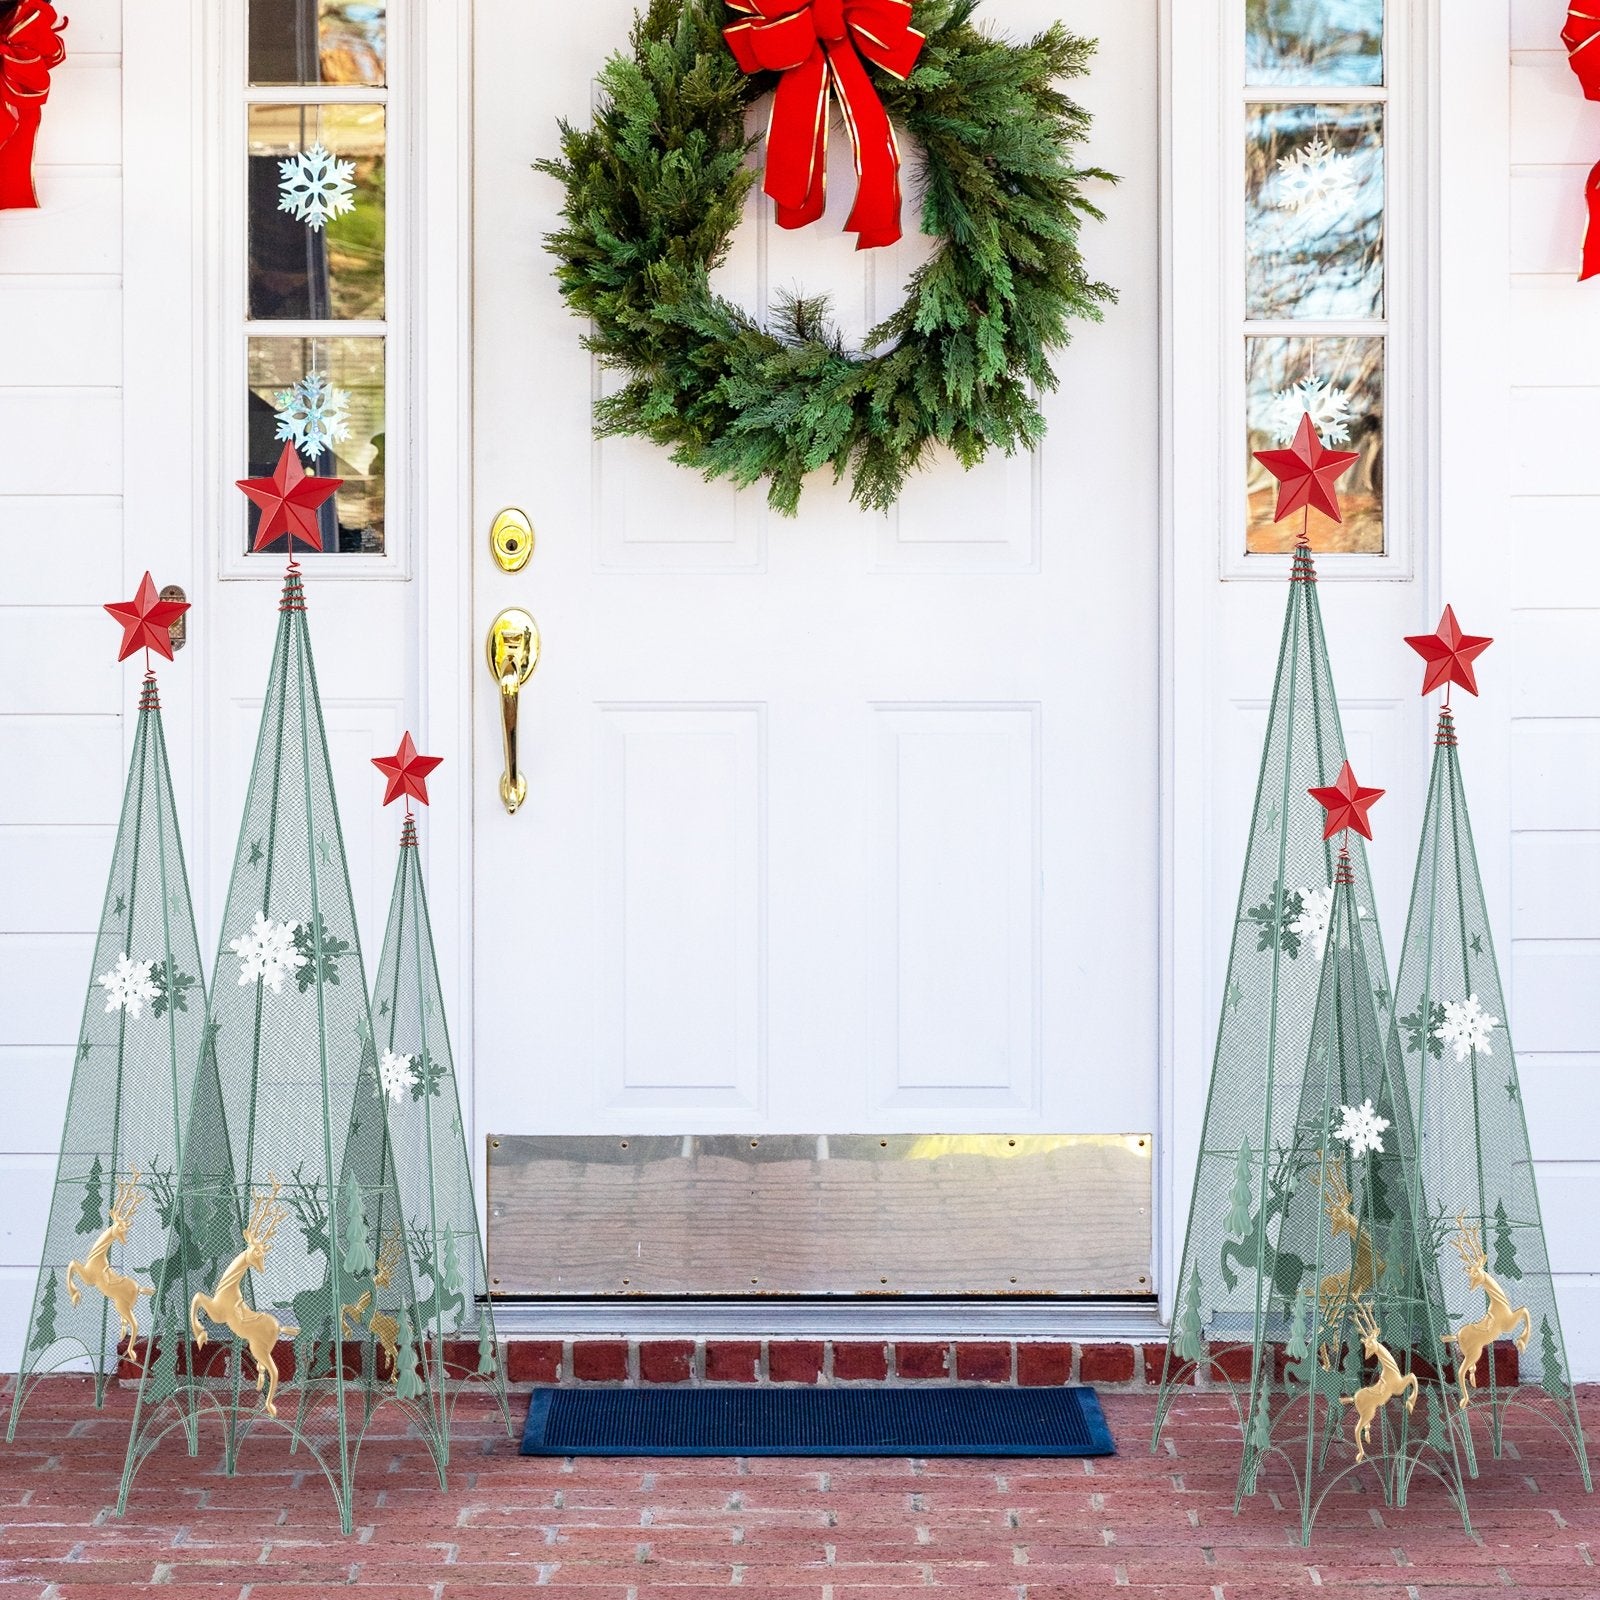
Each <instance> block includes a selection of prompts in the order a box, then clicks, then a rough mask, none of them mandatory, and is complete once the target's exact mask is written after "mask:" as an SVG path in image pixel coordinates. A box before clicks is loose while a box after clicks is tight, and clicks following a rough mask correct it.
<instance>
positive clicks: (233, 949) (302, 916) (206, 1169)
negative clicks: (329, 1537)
mask: <svg viewBox="0 0 1600 1600" xmlns="http://www.w3.org/2000/svg"><path fill="white" fill-rule="evenodd" d="M266 481H267V482H269V483H270V482H271V480H266ZM330 481H331V480H330ZM291 487H292V486H291ZM322 487H324V484H323V483H322V482H318V488H319V489H320V488H322ZM291 509H293V507H292V505H291ZM261 525H262V529H263V530H266V529H267V528H268V527H269V526H271V525H272V519H271V517H270V516H264V517H263V518H262V524H261ZM280 531H281V529H280ZM314 534H315V527H314V524H313V526H312V527H311V529H310V530H309V532H308V534H307V537H308V538H310V537H312V536H313V535H314ZM280 613H281V614H280V618H279V626H278V635H277V643H276V648H275V650H274V653H273V659H272V669H271V674H270V677H269V680H268V683H267V690H266V695H265V703H264V705H263V708H262V718H261V733H260V738H259V741H258V743H257V747H256V757H255V766H254V770H253V772H252V774H251V779H250V786H249V789H248V791H247V794H246V798H245V810H244V820H243V825H242V828H241V830H240V835H239V844H238V849H237V852H236V854H235V858H234V865H233V874H232V878H231V881H230V884H229V889H228V900H227V909H226V912H225V914H224V917H223V924H222V935H221V948H220V951H219V954H218V960H217V967H216V971H215V973H214V976H213V984H212V995H211V1006H210V1012H209V1016H208V1019H207V1024H206V1031H205V1036H204V1040H203V1043H202V1049H201V1052H200V1058H199V1070H198V1073H197V1075H196V1078H195V1089H194V1098H193V1102H192V1108H191V1110H190V1114H189V1118H188V1121H187V1125H186V1130H185V1134H184V1145H183V1159H182V1162H181V1164H180V1167H179V1174H178V1179H177V1194H176V1201H175V1213H174V1219H173V1227H172V1230H171V1240H170V1242H169V1245H168V1250H167V1258H168V1260H169V1261H182V1262H184V1263H185V1264H186V1265H185V1278H184V1284H183V1291H182V1293H181V1294H180V1293H173V1292H170V1290H169V1284H168V1281H167V1278H166V1277H165V1276H163V1275H162V1274H158V1276H157V1283H156V1302H155V1303H156V1308H157V1311H156V1315H155V1318H154V1327H153V1330H152V1337H151V1340H150V1341H149V1343H148V1345H147V1351H146V1359H145V1360H144V1362H143V1363H142V1365H141V1376H140V1385H139V1393H138V1398H137V1402H136V1410H135V1416H134V1424H133V1431H132V1436H131V1437H130V1440H129V1444H128V1456H127V1463H126V1466H125V1469H124V1473H123V1484H122V1496H121V1504H122V1505H124V1506H125V1505H126V1502H127V1497H128V1493H129V1490H130V1488H131V1486H132V1483H133V1481H134V1477H135V1474H136V1472H137V1469H138V1467H139V1465H140V1463H141V1462H142V1461H143V1460H144V1459H145V1458H146V1457H147V1456H148V1454H149V1453H150V1451H151V1450H153V1449H154V1448H155V1447H156V1445H157V1444H158V1443H159V1441H160V1440H161V1438H162V1437H163V1436H164V1434H165V1433H167V1432H168V1431H169V1430H170V1429H171V1428H172V1427H173V1426H174V1424H175V1423H176V1422H177V1421H178V1420H180V1419H184V1418H188V1417H192V1416H193V1415H194V1414H195V1413H196V1412H197V1411H198V1412H205V1411H209V1410H215V1411H216V1412H218V1413H219V1414H220V1416H221V1418H222V1421H223V1427H224V1437H225V1456H224V1463H225V1466H226V1468H227V1470H228V1471H230V1472H231V1471H232V1470H233V1469H234V1467H235V1464H236V1462H237V1459H238V1454H239V1450H240V1447H241V1445H242V1443H243V1441H244V1439H245V1437H246V1436H247V1435H248V1433H249V1432H250V1431H252V1430H254V1429H257V1428H261V1427H264V1426H268V1425H272V1426H278V1427H282V1428H285V1429H287V1430H288V1431H289V1432H290V1434H291V1436H292V1438H293V1440H294V1444H295V1447H296V1448H297V1449H299V1448H304V1449H307V1450H309V1452H310V1453H311V1454H312V1456H313V1457H314V1458H315V1460H316V1461H317V1463H318V1464H319V1465H320V1466H321V1467H322V1469H323V1471H324V1472H325V1473H326V1475H327V1477H328V1479H329V1482H330V1483H331V1485H332V1487H333V1490H334V1494H335V1497H336V1499H337V1501H338V1505H339V1511H340V1516H341V1520H342V1522H343V1525H344V1527H345V1530H346V1531H347V1532H348V1531H349V1528H350V1525H351V1500H352V1493H353V1476H354V1470H355V1462H356V1454H357V1451H358V1449H359V1446H360V1443H361V1439H362V1437H363V1436H364V1433H365V1431H366V1428H367V1425H368V1424H369V1422H370V1421H371V1419H372V1416H373V1413H374V1411H375V1410H376V1409H377V1407H378V1406H379V1405H380V1404H381V1403H382V1402H383V1401H385V1400H391V1401H393V1402H394V1403H395V1404H398V1405H401V1406H403V1407H406V1408H407V1409H409V1410H410V1411H411V1413H412V1416H413V1420H414V1422H415V1425H416V1426H417V1428H418V1429H419V1430H420V1431H421V1433H422V1434H423V1436H424V1437H425V1438H426V1440H427V1441H428V1444H429V1447H430V1449H431V1450H432V1451H433V1454H434V1458H435V1461H436V1463H437V1464H438V1466H439V1472H440V1482H441V1484H442V1483H443V1479H444V1460H445V1443H444V1438H443V1434H442V1430H441V1427H440V1422H439V1418H438V1415H437V1413H436V1412H435V1410H434V1409H433V1408H432V1407H430V1406H428V1405H427V1404H425V1403H423V1404H418V1403H417V1401H416V1399H414V1398H412V1397H411V1393H412V1388H413V1385H414V1384H415V1382H416V1381H417V1375H416V1371H415V1368H416V1366H417V1364H418V1363H423V1364H425V1363H426V1360H427V1353H426V1351H424V1350H419V1349H416V1348H414V1347H412V1344H411V1341H410V1340H409V1339H408V1340H405V1341H402V1340H401V1338H400V1332H401V1330H402V1327H403V1325H408V1326H409V1328H416V1327H417V1326H419V1324H420V1320H421V1319H420V1317H419V1315H418V1310H417V1295H416V1292H415V1286H414V1283H413V1279H412V1273H411V1259H410V1255H409V1253H408V1251H406V1250H405V1249H404V1248H399V1249H397V1248H395V1241H396V1240H397V1239H403V1238H404V1233H403V1230H404V1228H405V1226H406V1214H405V1212H404V1210H403V1209H402V1206H401V1201H400V1191H399V1185H398V1181H397V1174H396V1168H395V1162H394V1156H393V1151H392V1149H391V1146H390V1142H389V1136H388V1127H387V1122H386V1118H385V1110H386V1106H387V1101H386V1098H385V1096H384V1094H383V1092H382V1089H381V1087H380V1082H379V1072H378V1052H377V1049H376V1043H375V1040H374V1036H373V1031H372V1019H371V1015H370V1012H369V1009H368V1003H367V988H366V980H365V973H364V971H363V967H362V961H361V948H360V941H359V938H358V936H357V932H356V922H355V908H354V905H353V903H352V899H351V894H350V884H349V878H348V875H347V872H346V868H345V857H344V847H343V840H342V836H341V833H340V827H339V814H338V807H337V805H336V803H335V799H334V792H333V785H332V780H331V776H330V771H329V761H328V752H327V744H326V739H325V736H324V732H323V722H322V710H321V704H320V701H319V698H318V692H317V682H316V672H315V668H314V666H313V662H312V654H311V640H310V635H309V632H308V629H307V624H306V615H305V597H304V591H303V588H302V585H301V580H300V574H299V571H298V568H297V567H296V566H295V565H294V564H293V563H292V562H291V564H290V568H289V572H288V575H287V577H286V579H285V582H284V586H283V597H282V602H281V608H280ZM196 1278H198V1280H199V1281H200V1283H201V1284H202V1285H203V1287H202V1288H200V1289H198V1290H196V1291H194V1292H190V1289H189V1284H190V1283H191V1282H193V1281H195V1279H196ZM408 1360H409V1361H410V1362H411V1367H410V1369H409V1371H410V1376H409V1377H408V1375H407V1371H408V1369H407V1368H406V1366H405V1363H406V1362H407V1361H408ZM191 1434H192V1429H191Z"/></svg>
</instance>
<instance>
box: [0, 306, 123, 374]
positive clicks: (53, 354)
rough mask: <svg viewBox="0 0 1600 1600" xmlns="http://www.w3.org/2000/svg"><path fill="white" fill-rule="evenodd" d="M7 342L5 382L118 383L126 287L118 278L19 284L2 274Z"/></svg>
mask: <svg viewBox="0 0 1600 1600" xmlns="http://www.w3.org/2000/svg"><path fill="white" fill-rule="evenodd" d="M0 302H3V303H4V305H5V308H6V322H7V326H6V344H5V349H4V350H3V351H0V387H5V388H28V389H60V388H79V389H83V388H89V389H95V388H115V387H116V385H118V384H119V383H121V382H122V291H121V289H120V288H119V287H118V286H117V284H116V283H115V282H112V283H109V284H108V283H106V282H104V281H100V280H90V281H88V282H86V283H85V282H79V283H77V284H73V285H69V286H66V287H61V286H55V285H52V286H50V287H36V286H34V285H33V284H32V283H31V282H30V284H29V285H28V286H27V287H23V288H18V287H12V286H11V285H8V284H7V283H6V282H5V280H4V279H0Z"/></svg>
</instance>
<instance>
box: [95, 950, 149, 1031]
mask: <svg viewBox="0 0 1600 1600" xmlns="http://www.w3.org/2000/svg"><path fill="white" fill-rule="evenodd" d="M154 970H155V962H153V961H135V960H133V959H132V957H130V956H129V955H128V954H127V952H126V951H124V952H123V954H121V955H120V956H118V957H117V964H116V966H115V967H114V968H113V969H112V970H111V971H110V972H105V973H102V974H101V975H100V976H99V977H98V978H97V979H96V980H95V982H97V983H98V984H99V985H100V987H101V988H102V989H104V990H105V992H106V1015H107V1016H110V1015H111V1013H112V1012H113V1011H126V1012H127V1013H128V1016H129V1017H130V1018H131V1019H132V1020H133V1021H135V1022H137V1021H138V1020H139V1018H140V1017H141V1016H142V1015H143V1014H144V1008H145V1007H146V1006H147V1005H148V1004H149V1003H150V1002H151V1001H152V1000H154V999H155V998H156V997H157V996H158V994H159V993H160V991H159V990H158V989H157V988H156V986H155V984H154V982H153V981H152V980H151V977H150V974H151V973H152V972H153V971H154Z"/></svg>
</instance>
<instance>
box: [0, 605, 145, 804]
mask: <svg viewBox="0 0 1600 1600" xmlns="http://www.w3.org/2000/svg"><path fill="white" fill-rule="evenodd" d="M91 640H94V641H100V642H103V646H104V647H103V648H102V649H101V650H99V651H96V650H93V649H91V648H89V647H88V642H89V641H91ZM119 640H120V635H119V634H118V633H117V631H116V625H115V624H114V623H113V622H112V620H111V619H110V618H109V617H108V616H106V614H105V613H104V612H103V611H101V610H100V609H99V608H98V607H96V608H95V609H94V610H90V609H88V608H87V607H85V608H84V609H82V610H77V609H68V608H55V607H46V606H37V607H35V606H20V607H16V608H14V609H13V610H11V611H10V612H9V613H8V614H7V616H6V619H5V626H4V627H0V683H26V684H27V685H28V694H27V700H26V709H27V711H28V712H30V713H37V714H41V715H44V716H85V715H87V716H96V715H98V716H108V717H114V716H116V715H117V713H118V712H119V711H120V710H121V707H122V690H123V680H124V677H125V669H124V668H122V667H120V666H119V665H118V664H117V659H116V650H115V649H114V648H113V647H114V646H115V645H116V644H117V643H118V642H119ZM68 646H70V647H71V648H70V651H69V649H68V648H67V647H68ZM69 661H70V670H60V668H62V667H64V666H66V664H67V663H68V662H69ZM55 776H56V779H57V781H58V782H59V781H60V778H61V776H62V775H61V774H59V773H58V774H56V775H55Z"/></svg>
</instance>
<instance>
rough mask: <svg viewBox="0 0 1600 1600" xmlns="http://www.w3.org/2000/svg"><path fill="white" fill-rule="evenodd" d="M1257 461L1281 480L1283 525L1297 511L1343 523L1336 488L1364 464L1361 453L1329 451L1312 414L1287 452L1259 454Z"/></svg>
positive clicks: (1278, 518) (1275, 518)
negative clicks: (1356, 464) (1358, 463)
mask: <svg viewBox="0 0 1600 1600" xmlns="http://www.w3.org/2000/svg"><path fill="white" fill-rule="evenodd" d="M1255 458H1256V460H1257V461H1259V462H1260V463H1261V465H1262V466H1264V467H1265V468H1266V469H1267V471H1268V472H1270V473H1271V474H1272V476H1273V477H1274V478H1276V479H1277V480H1278V509H1277V511H1276V512H1275V513H1274V514H1273V518H1272V520H1273V521H1274V522H1282V521H1283V519H1284V518H1285V517H1290V516H1293V515H1294V513H1295V512H1296V511H1303V510H1308V509H1309V510H1313V511H1320V512H1321V513H1322V514H1323V515H1324V516H1325V517H1332V518H1333V520H1334V521H1335V522H1343V521H1344V518H1343V517H1342V516H1341V515H1340V513H1339V496H1338V492H1337V491H1336V490H1335V488H1334V485H1335V483H1337V482H1338V480H1339V479H1340V478H1342V477H1343V476H1344V475H1345V473H1347V472H1348V471H1349V470H1350V467H1351V463H1353V462H1355V461H1358V460H1360V458H1361V453H1360V451H1358V450H1328V449H1325V448H1324V447H1323V443H1322V440H1321V439H1319V438H1318V437H1317V429H1316V424H1315V423H1313V422H1312V420H1311V414H1310V413H1309V412H1307V413H1306V415H1305V416H1304V417H1302V418H1301V419H1300V428H1299V431H1298V432H1297V433H1296V434H1295V436H1294V443H1293V444H1292V445H1290V446H1289V448H1288V449H1287V450H1257V451H1256V452H1255Z"/></svg>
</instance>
